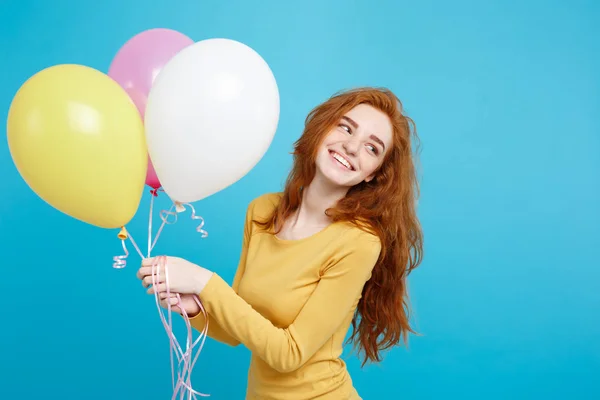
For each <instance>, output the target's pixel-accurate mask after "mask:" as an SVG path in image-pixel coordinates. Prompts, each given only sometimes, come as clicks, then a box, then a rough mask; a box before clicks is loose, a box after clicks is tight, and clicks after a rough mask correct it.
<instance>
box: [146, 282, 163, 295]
mask: <svg viewBox="0 0 600 400" xmlns="http://www.w3.org/2000/svg"><path fill="white" fill-rule="evenodd" d="M166 291H167V284H166V283H159V284H158V285H152V286H150V287H149V288H148V290H146V293H148V294H154V293H161V292H166Z"/></svg>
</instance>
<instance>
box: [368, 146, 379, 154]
mask: <svg viewBox="0 0 600 400" xmlns="http://www.w3.org/2000/svg"><path fill="white" fill-rule="evenodd" d="M367 148H368V149H369V151H370V152H371V153H373V154H375V155H378V154H379V149H378V148H377V147H375V146H373V145H372V144H368V145H367Z"/></svg>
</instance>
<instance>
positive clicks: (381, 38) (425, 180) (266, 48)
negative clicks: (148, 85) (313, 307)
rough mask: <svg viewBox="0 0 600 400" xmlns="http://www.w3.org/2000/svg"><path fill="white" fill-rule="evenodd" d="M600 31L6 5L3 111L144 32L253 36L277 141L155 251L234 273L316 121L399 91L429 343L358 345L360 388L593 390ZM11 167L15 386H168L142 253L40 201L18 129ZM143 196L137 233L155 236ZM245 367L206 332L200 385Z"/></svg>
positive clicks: (20, 390) (9, 361)
mask: <svg viewBox="0 0 600 400" xmlns="http://www.w3.org/2000/svg"><path fill="white" fill-rule="evenodd" d="M598 21H600V3H598V2H595V1H591V0H589V1H584V0H575V1H572V2H570V3H569V4H568V5H567V2H563V1H550V0H547V1H541V0H540V1H533V0H527V1H516V0H510V1H509V0H494V1H490V0H488V1H485V2H481V1H476V0H454V1H451V2H447V1H441V0H440V1H432V0H422V1H419V2H416V1H410V2H409V1H404V0H402V1H394V0H388V1H378V2H376V1H373V2H371V1H342V0H335V1H332V0H330V1H324V2H321V1H306V0H305V1H301V2H282V1H276V0H270V1H241V0H240V1H210V2H209V1H201V0H193V1H192V0H179V1H166V0H165V1H147V0H145V1H142V0H127V1H117V0H104V1H94V2H92V1H76V0H70V1H67V0H53V1H42V0H37V1H35V0H4V1H3V2H2V5H0V49H2V61H0V63H1V69H0V71H1V73H0V115H1V117H2V120H4V121H5V120H6V115H7V112H8V107H9V104H10V101H11V99H12V97H13V95H14V94H15V92H16V91H17V89H18V88H19V86H20V85H21V84H22V83H23V82H24V81H25V80H26V79H27V78H28V77H29V76H31V75H32V74H34V73H36V72H37V71H39V70H41V69H43V68H45V67H48V66H51V65H54V64H60V63H79V64H85V65H89V66H92V67H95V68H97V69H99V70H101V71H104V72H106V71H107V69H108V65H109V63H110V61H111V59H112V57H113V56H114V54H115V53H116V51H117V50H118V49H119V47H120V46H121V45H123V43H125V41H126V40H128V39H129V38H130V37H132V36H133V35H135V34H136V33H139V32H141V31H143V30H145V29H149V28H154V27H167V28H172V29H176V30H179V31H181V32H183V33H185V34H187V35H189V36H190V37H192V38H193V39H195V40H201V39H206V38H212V37H226V38H231V39H235V40H239V41H242V42H244V43H246V44H248V45H249V46H251V47H253V48H254V49H255V50H256V51H258V52H259V53H260V54H261V55H262V56H263V57H264V58H265V59H266V60H267V62H268V63H269V64H270V66H271V68H272V69H273V72H274V74H275V76H276V78H277V80H278V84H279V88H280V93H281V119H280V125H279V129H278V132H277V135H276V137H275V140H274V142H273V144H272V146H271V148H270V150H269V151H268V153H267V154H266V156H265V157H264V159H263V160H262V161H261V162H260V164H259V165H258V166H257V167H256V168H255V169H254V170H253V171H252V172H251V173H250V174H248V175H247V176H246V177H245V178H244V179H242V180H241V181H240V182H238V183H237V184H235V185H233V186H232V187H230V188H228V189H227V190H225V191H223V192H221V193H218V194H216V195H214V196H212V197H210V198H208V199H206V200H205V201H202V202H199V203H198V204H197V208H198V209H199V211H200V212H201V214H202V215H203V216H204V217H205V219H206V221H207V225H206V227H207V229H208V231H209V233H210V236H209V238H207V239H204V240H201V239H200V238H199V235H198V234H196V233H195V231H194V229H193V228H194V225H193V224H192V222H191V221H189V220H182V221H181V222H180V223H178V224H177V225H175V226H173V227H170V228H169V229H168V230H167V231H166V232H165V234H164V236H162V239H161V241H160V243H159V246H158V248H157V252H156V253H157V254H159V253H168V254H171V255H179V256H182V257H188V258H190V259H192V260H194V261H196V262H198V263H201V264H202V265H205V266H207V267H208V268H210V269H213V270H216V271H218V272H219V273H220V274H221V275H222V276H224V277H225V278H226V279H227V280H228V281H231V279H232V277H233V273H234V269H235V267H236V263H237V259H238V254H239V249H240V241H241V231H242V224H243V215H244V212H245V208H246V205H247V204H248V202H249V201H250V200H251V199H253V198H254V197H256V196H258V195H260V194H262V193H264V192H268V191H277V190H280V189H281V187H282V183H283V181H284V178H285V176H286V174H287V171H288V168H289V167H290V162H291V157H290V155H289V151H290V150H291V145H292V143H293V141H294V140H295V139H296V138H297V137H298V136H299V134H300V133H301V129H302V124H303V119H304V117H305V115H306V114H307V113H308V111H309V110H310V109H311V108H312V107H313V106H314V105H316V104H317V103H319V102H321V101H322V100H324V99H325V98H326V97H327V96H329V95H330V94H332V93H333V92H335V91H337V90H339V89H342V88H348V87H353V86H358V85H383V86H388V87H390V88H391V89H393V90H394V91H395V92H396V93H397V94H398V95H399V96H400V97H401V99H402V100H403V102H404V104H405V106H406V110H407V112H408V114H409V115H410V116H412V117H413V118H414V119H415V121H416V123H417V128H418V131H419V133H420V136H421V138H422V156H421V176H422V199H421V201H420V210H419V212H420V216H421V219H422V222H423V227H424V231H425V236H426V257H425V261H424V263H423V264H422V266H421V267H420V268H419V269H418V270H417V271H416V272H415V273H414V275H412V278H411V281H410V284H411V286H410V287H411V293H412V299H413V307H414V312H415V315H414V320H415V324H416V328H417V329H418V331H419V332H420V333H421V334H422V336H420V337H413V338H412V339H411V342H410V348H409V349H404V348H400V349H395V350H393V351H392V352H391V353H389V354H388V356H387V358H386V360H385V362H384V363H382V364H380V365H374V366H369V367H367V368H366V369H364V370H361V369H360V368H359V363H358V361H357V359H356V357H354V356H351V355H348V362H349V366H350V370H351V373H352V376H353V378H354V381H355V384H356V386H357V387H358V389H359V391H360V393H361V394H362V395H363V397H364V398H365V399H395V398H405V399H449V398H452V399H453V398H456V399H459V398H460V399H467V398H469V399H554V398H556V399H562V398H569V399H592V398H594V399H597V398H600V386H599V385H598V382H597V380H598V376H600V340H598V339H599V338H600V319H599V317H600V290H599V289H598V281H599V280H600V261H599V259H600V179H599V172H600V122H599V119H598V112H599V110H600V73H599V71H600V57H599V55H600V41H598V38H599V37H600V24H599V23H598ZM3 134H4V131H3ZM0 177H1V179H2V182H1V185H2V186H1V187H2V196H1V197H0V202H1V206H2V207H1V210H0V247H1V250H2V256H3V257H2V265H1V269H0V271H1V272H0V290H1V294H2V303H3V305H2V308H1V309H2V315H1V317H2V318H1V322H0V326H1V329H0V389H1V390H0V397H1V398H6V399H9V398H11V399H12V398H15V399H16V398H19V399H39V398H45V397H46V396H48V397H53V398H57V399H63V400H68V399H88V400H94V399H106V398H111V399H115V400H117V399H167V398H169V395H170V393H171V390H170V376H169V375H170V365H169V359H168V343H167V340H166V336H165V333H164V330H163V327H162V325H161V323H160V321H159V319H158V315H157V312H156V308H155V305H154V303H153V298H152V297H150V296H148V295H146V294H145V293H144V290H143V288H142V287H141V286H140V284H139V282H138V281H137V280H136V278H135V271H136V269H137V267H138V262H139V259H138V258H137V257H136V256H135V257H134V256H132V257H131V260H132V261H131V263H130V266H129V267H128V268H127V269H125V270H120V271H117V270H113V269H112V268H111V263H112V259H111V258H112V256H113V255H115V254H118V253H119V251H120V244H119V242H118V240H117V239H116V237H115V235H116V232H113V231H106V230H102V229H99V228H94V227H92V226H88V225H85V224H83V223H80V222H78V221H75V220H73V219H71V218H69V217H67V216H65V215H63V214H60V213H59V212H58V211H55V210H54V209H52V208H51V207H50V206H48V205H46V204H45V203H44V202H43V201H42V200H40V199H39V198H38V197H36V196H35V195H34V194H33V192H32V191H31V190H30V189H29V188H28V187H27V186H26V184H25V183H24V182H23V180H22V179H21V177H20V176H19V174H18V173H17V171H16V169H15V168H14V165H13V163H12V160H11V158H10V154H9V151H8V147H7V143H6V140H2V141H0ZM115 195H117V194H115ZM149 198H150V197H149V194H148V193H146V194H145V196H144V199H143V201H142V204H141V207H140V211H139V213H138V215H137V216H136V218H135V220H134V221H133V222H132V223H131V225H130V230H131V231H132V232H133V233H134V236H135V235H137V238H138V241H142V242H143V237H144V236H143V235H144V231H145V229H146V228H145V226H146V221H147V211H148V201H149ZM159 206H160V207H165V206H167V200H166V199H165V198H164V197H163V198H162V199H159ZM181 326H182V325H181V324H179V325H178V329H180V328H181ZM179 332H180V333H181V331H179ZM248 359H249V354H248V351H247V350H246V349H244V348H242V347H239V348H235V349H232V348H228V347H226V346H225V345H220V344H218V343H217V342H214V341H212V340H209V341H208V342H207V345H206V347H205V350H204V351H203V353H202V355H201V358H200V361H199V363H198V364H197V368H196V370H195V374H194V383H195V387H196V388H197V389H199V390H201V391H204V392H209V393H211V394H212V398H214V399H240V398H242V397H243V393H244V391H245V379H246V370H247V364H248ZM594 377H595V378H594Z"/></svg>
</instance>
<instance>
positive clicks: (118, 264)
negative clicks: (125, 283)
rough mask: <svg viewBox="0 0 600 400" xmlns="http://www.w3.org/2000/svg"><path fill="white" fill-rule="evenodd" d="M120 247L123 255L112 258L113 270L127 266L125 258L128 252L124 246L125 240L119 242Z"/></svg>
mask: <svg viewBox="0 0 600 400" xmlns="http://www.w3.org/2000/svg"><path fill="white" fill-rule="evenodd" d="M121 245H122V246H123V253H124V254H122V255H120V256H114V257H113V268H115V269H123V268H125V267H126V266H127V257H129V251H127V246H126V245H125V239H122V240H121Z"/></svg>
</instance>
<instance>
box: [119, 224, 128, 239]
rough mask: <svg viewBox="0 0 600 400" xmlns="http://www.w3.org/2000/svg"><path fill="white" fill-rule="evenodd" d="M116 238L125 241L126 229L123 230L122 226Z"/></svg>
mask: <svg viewBox="0 0 600 400" xmlns="http://www.w3.org/2000/svg"><path fill="white" fill-rule="evenodd" d="M117 237H118V238H119V239H121V240H126V239H127V237H128V235H127V229H125V227H124V226H122V227H121V231H120V232H119V234H118V235H117Z"/></svg>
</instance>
